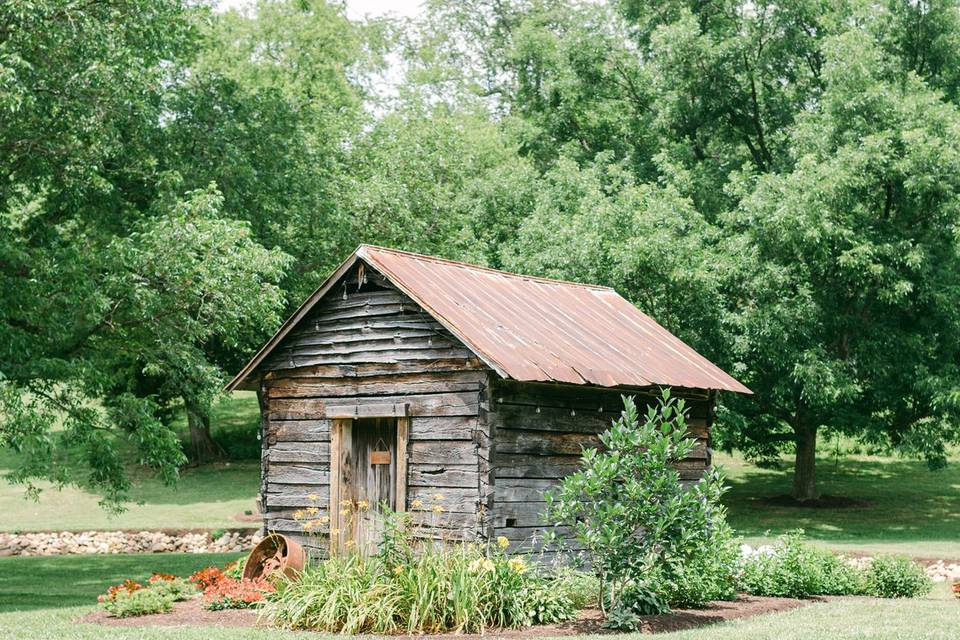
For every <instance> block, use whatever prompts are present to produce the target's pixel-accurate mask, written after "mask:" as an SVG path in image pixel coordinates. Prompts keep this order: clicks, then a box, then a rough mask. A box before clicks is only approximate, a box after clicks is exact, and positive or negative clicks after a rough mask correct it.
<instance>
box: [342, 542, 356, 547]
mask: <svg viewBox="0 0 960 640" xmlns="http://www.w3.org/2000/svg"><path fill="white" fill-rule="evenodd" d="M355 544H356V541H355V540H347V541H346V542H345V543H344V546H346V547H347V549H349V548H350V547H352V546H353V545H355Z"/></svg>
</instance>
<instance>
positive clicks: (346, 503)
mask: <svg viewBox="0 0 960 640" xmlns="http://www.w3.org/2000/svg"><path fill="white" fill-rule="evenodd" d="M340 506H341V507H350V506H353V501H352V500H347V499H346V498H344V499H343V500H341V501H340Z"/></svg>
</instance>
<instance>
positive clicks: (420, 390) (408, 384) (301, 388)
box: [267, 374, 481, 399]
mask: <svg viewBox="0 0 960 640" xmlns="http://www.w3.org/2000/svg"><path fill="white" fill-rule="evenodd" d="M426 375H432V376H433V377H434V378H435V379H433V380H425V379H422V378H423V377H424V376H426ZM476 375H477V374H474V376H476ZM420 376H421V379H420V380H417V379H415V378H414V377H413V376H403V379H397V380H390V379H383V378H379V377H378V378H377V379H376V382H374V381H369V380H365V379H358V380H354V381H346V382H343V383H339V384H338V383H333V382H332V381H327V380H310V381H303V380H298V381H297V382H296V383H295V384H290V382H289V379H288V380H286V381H285V382H286V384H284V385H283V386H272V387H271V386H268V388H267V396H268V397H269V398H271V399H273V398H324V397H344V396H380V395H396V394H397V393H405V394H407V393H411V394H428V393H457V392H465V391H474V392H478V391H479V390H480V388H481V381H480V380H464V381H461V380H453V379H446V378H444V377H443V376H438V375H437V374H420ZM397 377H398V378H399V376H397Z"/></svg>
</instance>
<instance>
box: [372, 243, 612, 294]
mask: <svg viewBox="0 0 960 640" xmlns="http://www.w3.org/2000/svg"><path fill="white" fill-rule="evenodd" d="M363 249H374V250H376V251H384V252H386V253H394V254H399V255H404V256H410V257H413V258H417V259H419V260H424V261H426V262H439V263H443V264H449V265H452V266H455V267H463V268H465V269H473V270H476V271H486V272H487V273H495V274H497V275H501V276H507V277H510V278H517V279H520V280H532V281H534V282H544V283H547V284H560V285H565V286H571V287H580V288H583V289H597V290H600V291H615V289H614V288H613V287H608V286H605V285H602V284H587V283H584V282H574V281H572V280H561V279H560V278H545V277H543V276H531V275H527V274H523V273H513V272H512V271H504V270H502V269H494V268H492V267H484V266H482V265H479V264H471V263H469V262H462V261H460V260H450V259H448V258H438V257H437V256H428V255H426V254H423V253H416V252H414V251H404V250H402V249H393V248H390V247H381V246H378V245H375V244H366V243H364V244H361V245H360V246H359V247H357V250H356V251H355V253H357V254H360V255H361V256H362V254H361V251H362V250H363ZM364 257H365V256H364Z"/></svg>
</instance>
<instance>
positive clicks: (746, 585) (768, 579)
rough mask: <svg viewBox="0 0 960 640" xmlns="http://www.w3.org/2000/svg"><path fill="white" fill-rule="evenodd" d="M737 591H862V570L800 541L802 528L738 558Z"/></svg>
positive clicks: (799, 594) (798, 594) (795, 594)
mask: <svg viewBox="0 0 960 640" xmlns="http://www.w3.org/2000/svg"><path fill="white" fill-rule="evenodd" d="M741 567H742V570H741V573H740V577H739V588H740V590H742V591H744V592H746V593H749V594H751V595H755V596H775V597H783V598H809V597H810V596H822V595H859V594H863V593H865V590H866V584H865V582H864V576H863V573H862V572H861V571H860V570H859V569H857V568H856V567H854V566H853V565H850V564H848V563H846V562H844V561H843V559H841V558H839V557H837V556H835V555H834V554H832V553H830V552H829V551H827V550H826V549H818V548H816V547H812V546H810V545H808V544H806V543H804V541H803V531H802V530H797V531H792V532H790V533H788V534H787V535H785V536H781V537H780V538H779V539H778V540H777V542H776V544H775V545H773V547H772V548H771V549H769V550H767V551H759V550H758V551H757V552H756V553H754V554H753V555H751V556H749V557H746V558H744V559H743V561H742V565H741Z"/></svg>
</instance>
